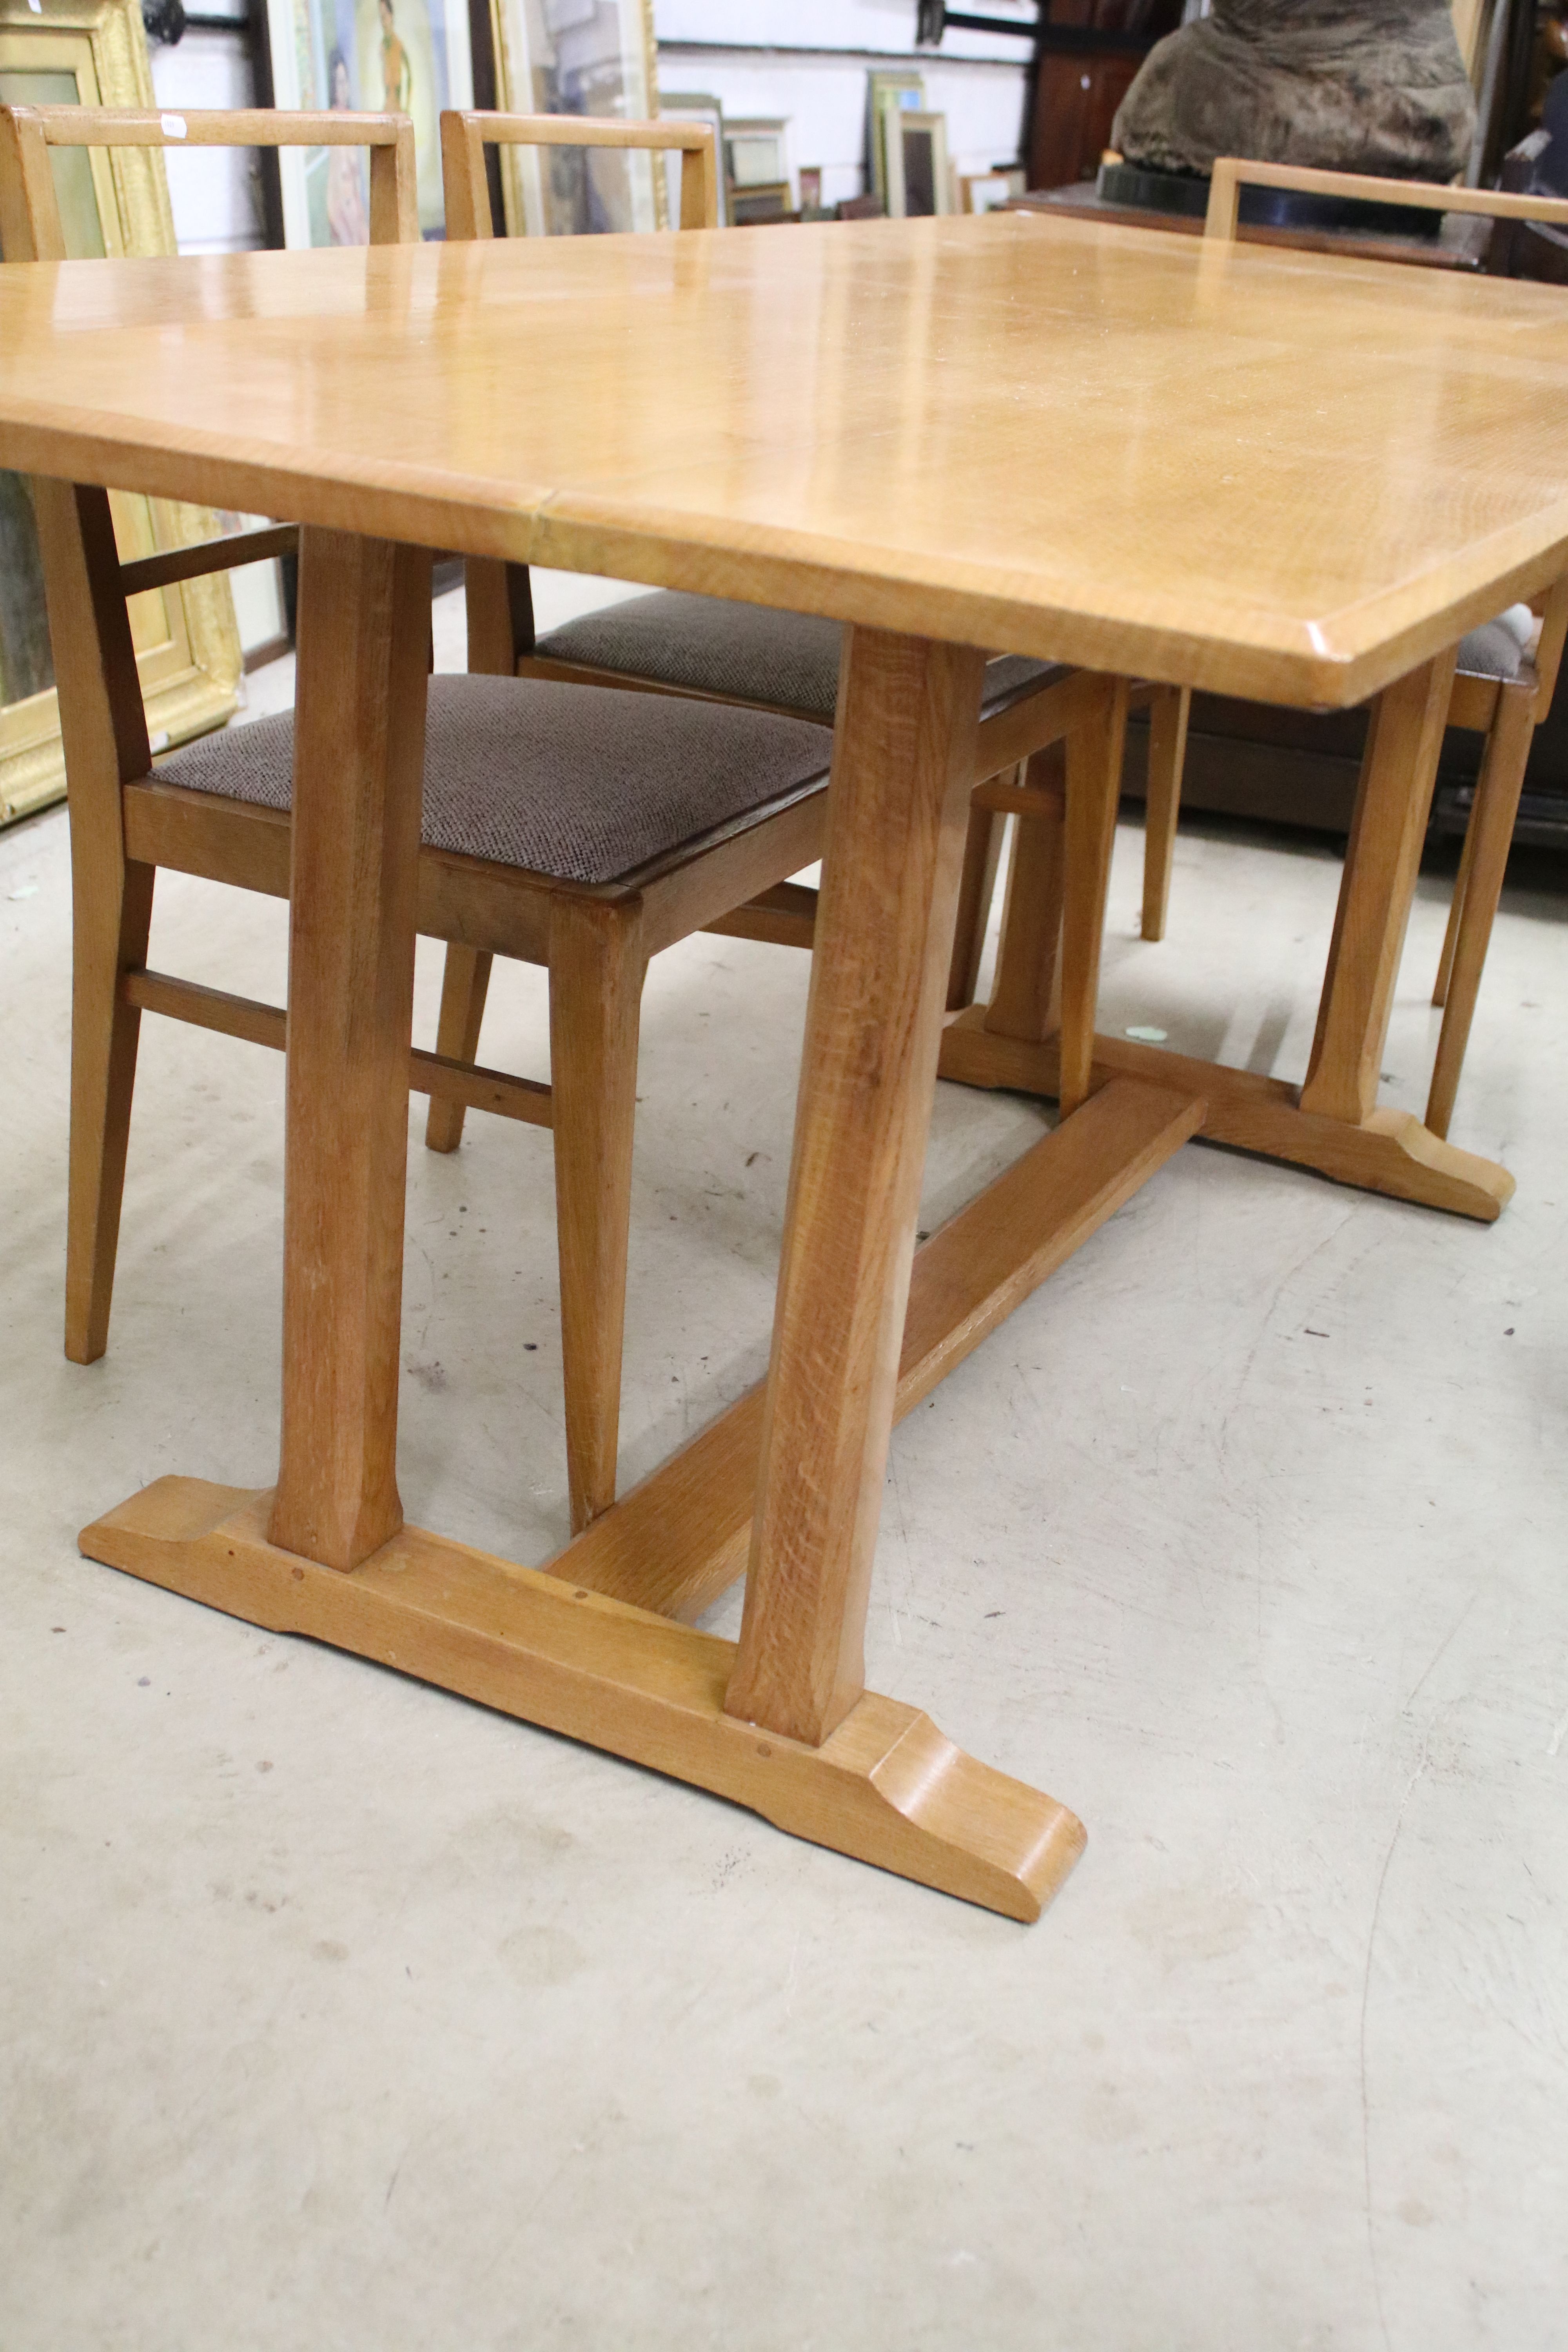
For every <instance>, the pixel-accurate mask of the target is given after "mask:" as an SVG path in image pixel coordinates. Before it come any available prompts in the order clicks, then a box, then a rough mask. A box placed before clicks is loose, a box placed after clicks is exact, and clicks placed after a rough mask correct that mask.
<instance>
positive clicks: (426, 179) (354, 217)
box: [269, 0, 473, 246]
mask: <svg viewBox="0 0 1568 2352" xmlns="http://www.w3.org/2000/svg"><path fill="white" fill-rule="evenodd" d="M269 24H270V26H271V42H272V74H273V82H274V86H275V88H276V91H277V100H278V104H279V106H290V107H294V106H300V107H331V109H332V110H334V111H335V112H342V111H344V110H355V109H360V108H363V109H365V110H369V111H371V112H373V113H377V114H406V115H407V116H408V117H409V119H410V121H412V122H413V125H414V143H415V150H416V155H417V158H418V198H419V227H420V232H421V234H422V235H423V236H441V235H442V233H443V229H444V226H445V217H446V216H445V212H444V209H443V206H442V202H441V147H440V117H441V110H442V108H443V107H447V106H471V105H472V104H473V70H472V67H471V65H470V62H469V55H468V9H467V6H466V5H465V0H292V10H291V14H290V11H289V9H288V8H285V7H276V8H274V9H273V10H272V11H271V12H270V15H269ZM279 168H280V171H281V173H282V178H283V226H284V234H285V236H286V238H287V241H288V243H289V245H291V246H292V245H363V244H365V243H366V242H367V240H368V238H369V236H370V207H369V180H368V164H367V160H366V151H365V150H364V149H363V147H362V148H354V147H316V148H297V147H294V148H290V147H286V148H284V149H283V151H282V152H281V154H280V155H279Z"/></svg>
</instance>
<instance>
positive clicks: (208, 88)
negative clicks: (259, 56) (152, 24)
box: [151, 0, 263, 253]
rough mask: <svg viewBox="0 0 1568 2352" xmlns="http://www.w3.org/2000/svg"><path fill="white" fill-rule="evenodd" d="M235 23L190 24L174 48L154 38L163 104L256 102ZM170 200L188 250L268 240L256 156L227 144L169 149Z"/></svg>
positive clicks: (222, 4) (214, 5)
mask: <svg viewBox="0 0 1568 2352" xmlns="http://www.w3.org/2000/svg"><path fill="white" fill-rule="evenodd" d="M232 7H233V0H200V7H199V13H200V14H201V15H202V16H225V15H227V14H229V13H230V10H231V8H232ZM234 14H235V29H234V31H233V32H232V33H228V32H222V33H216V32H208V31H205V29H204V30H202V31H200V32H197V31H195V30H194V29H193V30H190V31H187V32H186V33H185V34H184V37H182V38H181V39H180V40H179V41H177V42H176V43H175V45H174V47H173V48H168V47H165V46H164V45H163V42H161V41H154V42H153V43H152V44H151V51H152V61H153V90H154V91H155V93H156V95H157V100H158V103H159V105H160V106H161V107H166V108H167V109H169V110H170V111H171V112H174V113H177V112H178V111H179V110H180V108H181V107H183V106H190V107H199V106H233V107H244V106H254V105H255V103H256V89H255V84H254V82H253V80H252V78H251V71H250V59H249V56H248V54H247V47H246V36H245V20H244V15H243V12H242V11H241V10H235V11H234ZM166 152H167V156H168V170H169V201H170V203H171V204H172V205H173V206H174V234H175V236H177V237H178V239H179V241H180V250H181V252H182V253H237V252H242V251H244V250H245V248H246V247H250V246H258V245H260V244H261V243H262V242H263V237H262V218H261V196H260V183H259V175H258V170H257V166H256V163H255V160H254V158H253V157H251V156H249V155H237V154H234V153H232V152H229V151H228V150H227V149H226V148H222V147H205V148H192V149H190V150H189V151H188V152H184V153H181V152H180V151H179V150H178V149H177V148H174V147H170V148H169V149H168V150H167V151H166Z"/></svg>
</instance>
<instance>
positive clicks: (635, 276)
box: [0, 214, 1568, 705]
mask: <svg viewBox="0 0 1568 2352" xmlns="http://www.w3.org/2000/svg"><path fill="white" fill-rule="evenodd" d="M525 388H526V394H527V396H526V397H523V396H522V394H523V391H524V389H525ZM1565 389H1568V314H1565V313H1564V311H1563V305H1562V302H1561V299H1560V297H1559V296H1558V294H1557V293H1556V291H1555V289H1552V288H1550V287H1542V286H1533V285H1527V284H1516V283H1513V282H1510V281H1503V280H1489V281H1487V282H1485V283H1477V282H1474V281H1466V282H1457V281H1453V280H1450V279H1449V278H1447V277H1445V276H1443V275H1442V274H1440V273H1437V272H1432V271H1416V270H1400V269H1397V268H1390V267H1387V266H1384V265H1379V264H1375V263H1366V262H1334V261H1331V260H1328V259H1325V258H1323V257H1320V256H1317V255H1313V254H1298V253H1281V252H1275V251H1264V250H1261V249H1258V248H1256V247H1233V246H1228V245H1219V244H1215V243H1214V242H1212V241H1204V240H1196V241H1194V240H1189V239H1186V238H1177V237H1167V236H1159V235H1158V234H1155V233H1142V232H1139V231H1137V230H1131V229H1121V228H1106V227H1100V226H1096V225H1095V224H1093V223H1090V222H1084V221H1058V220H1042V219H1038V218H1035V217H1031V216H1029V215H1011V214H1009V215H986V216H983V217H979V218H950V219H942V220H931V221H916V220H910V221H868V222H854V223H836V224H832V225H828V226H812V225H790V226H785V227H780V228H775V229H770V228H758V229H749V230H748V231H747V233H746V235H745V236H731V234H729V233H728V232H726V231H711V232H710V231H702V230H686V231H683V232H680V233H679V234H678V233H676V232H670V233H668V234H666V235H658V236H635V237H576V238H539V239H532V238H523V239H514V240H506V241H494V242H481V243H476V244H468V245H447V246H434V245H433V246H425V247H410V248H409V249H407V250H402V249H387V250H381V249H377V250H374V251H372V250H369V249H361V250H357V251H354V252H349V251H340V252H313V253H252V254H235V255H227V256H221V257H218V256H206V257H200V258H195V259H184V260H157V261H123V262H66V263H60V264H44V263H40V264H35V265H25V266H22V267H19V268H15V269H7V270H6V271H5V273H4V275H3V278H0V464H5V465H10V466H16V467H22V468H24V469H26V470H27V471H29V472H33V473H40V474H54V475H57V476H66V477H69V478H74V479H78V480H93V481H100V482H108V483H114V484H119V485H121V486H123V487H127V488H140V489H143V490H148V491H152V492H154V493H160V494H163V495H168V496H175V495H178V496H181V497H184V498H197V499H206V500H208V501H210V502H211V503H213V504H215V505H221V506H226V507H235V508H240V509H247V510H249V511H252V512H261V513H266V514H272V515H278V516H281V517H284V518H289V519H293V520H301V521H308V522H318V523H323V524H328V525H331V526H333V527H335V528H338V529H342V530H357V531H362V532H370V533H374V534H376V535H381V536H384V537H388V538H397V539H404V540H412V541H418V542H420V543H423V544H426V545H429V546H436V547H447V548H451V549H455V550H458V551H461V552H465V553H471V554H481V555H483V554H489V555H496V556H504V557H509V558H512V559H515V560H517V561H520V562H543V563H552V564H561V565H564V566H566V567H568V568H571V569H575V570H580V571H589V572H608V573H611V574H614V575H617V576H621V577H625V578H630V579H639V580H645V581H649V582H653V583H658V584H668V585H671V586H678V587H685V588H693V589H700V590H707V591H709V592H710V593H716V594H721V595H728V596H740V597H742V598H748V599H750V600H751V601H752V602H755V603H759V604H780V605H784V606H786V607H790V608H793V609H796V610H800V611H809V612H822V613H828V614H837V615H838V616H840V617H843V618H847V619H851V620H858V621H861V622H864V623H868V624H870V625H877V626H880V627H884V628H894V629H900V630H905V631H909V632H910V633H913V634H921V635H929V636H935V637H940V638H945V639H947V640H948V641H950V642H959V643H968V644H973V645H981V646H986V647H988V648H992V649H994V650H1000V651H1017V652H1022V653H1033V654H1037V655H1039V656H1045V657H1054V658H1057V659H1061V660H1067V661H1073V662H1078V663H1081V664H1084V665H1086V666H1088V667H1094V668H1098V669H1101V670H1110V671H1121V672H1122V673H1128V674H1131V673H1137V674H1140V675H1143V676H1148V677H1158V678H1163V679H1166V680H1169V681H1172V682H1174V683H1177V684H1188V685H1194V686H1202V687H1212V688H1219V689H1220V690H1223V691H1227V692H1232V693H1243V694H1249V695H1254V696H1258V697H1260V698H1268V699H1271V700H1279V701H1288V702H1295V703H1320V704H1335V705H1346V704H1350V703H1353V702H1357V701H1360V700H1362V699H1363V698H1365V697H1366V696H1367V695H1369V694H1370V693H1372V692H1373V691H1374V690H1375V689H1377V688H1380V687H1382V686H1384V685H1385V684H1387V683H1389V682H1390V681H1391V680H1393V679H1394V678H1395V677H1399V676H1402V675H1403V674H1404V673H1405V672H1406V671H1408V670H1410V669H1412V668H1413V667H1415V666H1416V665H1417V664H1418V663H1420V662H1421V661H1423V660H1425V659H1426V658H1428V657H1430V656H1433V655H1435V654H1436V653H1437V652H1439V651H1440V650H1441V649H1442V648H1443V646H1446V645H1447V644H1451V643H1452V642H1453V641H1454V640H1455V639H1456V638H1457V637H1458V635H1461V634H1462V633H1463V631H1464V630H1465V629H1466V628H1468V627H1469V626H1471V625H1474V624H1475V623H1478V622H1479V621H1483V620H1486V619H1488V618H1489V617H1490V616H1491V614H1494V613H1495V612H1496V611H1497V609H1498V607H1499V605H1500V604H1504V603H1507V602H1508V601H1510V599H1511V598H1513V597H1515V596H1519V595H1522V594H1525V593H1531V592H1532V591H1535V590H1538V589H1540V588H1541V587H1542V586H1544V585H1546V584H1547V583H1549V582H1550V581H1551V580H1552V578H1553V577H1554V576H1555V574H1556V573H1557V572H1559V571H1560V570H1562V569H1563V564H1564V562H1568V441H1565V440H1564V438H1563V435H1562V433H1561V431H1560V430H1559V426H1558V418H1559V415H1560V413H1561V404H1562V398H1563V392H1564V390H1565Z"/></svg>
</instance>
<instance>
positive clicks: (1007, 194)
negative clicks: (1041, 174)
mask: <svg viewBox="0 0 1568 2352" xmlns="http://www.w3.org/2000/svg"><path fill="white" fill-rule="evenodd" d="M1023 193H1024V174H1023V173H1022V172H1021V171H1018V170H1016V169H1015V168H1013V167H1012V166H1011V165H999V166H998V167H997V169H996V170H995V171H994V172H965V173H963V176H962V178H961V179H960V181H959V183H958V209H959V211H960V212H961V213H994V212H996V211H998V210H999V209H1000V207H1001V206H1002V205H1010V204H1011V203H1012V201H1013V199H1014V197H1015V196H1021V195H1022V194H1023Z"/></svg>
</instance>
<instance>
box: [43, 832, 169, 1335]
mask: <svg viewBox="0 0 1568 2352" xmlns="http://www.w3.org/2000/svg"><path fill="white" fill-rule="evenodd" d="M78 870H79V872H80V871H81V869H80V867H79V869H78ZM156 872H157V868H156V867H155V866H140V865H132V864H126V865H124V866H121V869H120V874H119V876H118V877H117V879H118V881H119V883H120V887H119V890H118V891H117V892H116V893H115V896H116V898H117V899H118V904H117V905H116V906H114V907H110V906H108V905H106V904H105V903H104V902H105V899H106V898H107V897H108V892H107V891H106V890H104V889H102V888H101V887H100V888H99V889H96V890H94V889H90V888H83V887H78V888H77V890H76V893H75V897H76V913H75V931H74V943H73V960H74V965H75V970H74V974H73V982H72V994H71V1110H70V1170H69V1178H68V1210H67V1223H66V1354H67V1355H68V1358H69V1359H70V1360H71V1362H72V1363H73V1364H90V1363H95V1362H96V1361H97V1360H98V1358H99V1357H100V1356H101V1355H102V1353H103V1351H104V1349H106V1348H107V1347H108V1345H109V1309H110V1300H111V1299H112V1297H113V1295H114V1261H115V1255H116V1253H117V1251H118V1248H119V1244H120V1204H121V1199H122V1198H123V1195H124V1192H125V1154H126V1149H127V1146H128V1144H129V1142H130V1139H131V1097H132V1092H133V1090H134V1087H135V1084H136V1046H137V1040H138V1037H139V1034H140V1031H141V1023H142V1015H141V1013H140V1012H139V1011H138V1009H137V1007H136V1006H135V1005H133V1004H127V1003H125V1001H124V999H123V997H122V995H121V975H122V974H123V973H125V972H126V971H133V970H140V969H142V967H143V966H145V964H146V961H147V935H148V930H149V928H150V926H151V923H152V919H153V879H154V877H155V875H156Z"/></svg>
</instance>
